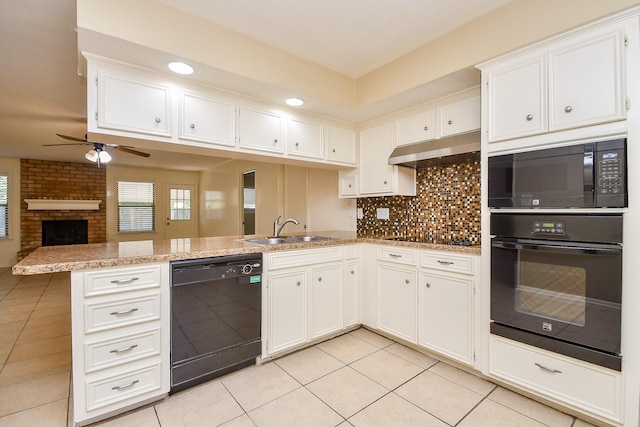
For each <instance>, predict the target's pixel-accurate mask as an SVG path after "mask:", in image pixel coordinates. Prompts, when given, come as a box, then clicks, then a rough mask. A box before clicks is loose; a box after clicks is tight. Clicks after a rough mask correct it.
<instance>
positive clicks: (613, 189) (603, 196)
mask: <svg viewBox="0 0 640 427" xmlns="http://www.w3.org/2000/svg"><path fill="white" fill-rule="evenodd" d="M595 154H596V156H595V170H594V173H595V196H596V206H600V207H624V206H627V188H626V181H627V179H626V177H627V171H626V164H627V161H626V150H625V140H614V141H604V142H601V143H599V144H598V145H597V148H596V152H595Z"/></svg>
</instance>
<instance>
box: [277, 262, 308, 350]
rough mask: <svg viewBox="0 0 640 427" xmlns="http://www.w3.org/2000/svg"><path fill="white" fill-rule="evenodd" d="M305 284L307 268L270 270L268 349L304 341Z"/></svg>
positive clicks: (306, 335)
mask: <svg viewBox="0 0 640 427" xmlns="http://www.w3.org/2000/svg"><path fill="white" fill-rule="evenodd" d="M307 287H308V284H307V271H306V269H287V270H284V271H280V272H277V273H272V274H269V284H268V295H269V333H268V338H267V348H268V349H269V352H270V353H277V352H279V351H282V350H285V349H287V348H290V347H293V346H295V345H298V344H302V343H304V342H306V341H307V339H308V338H307V337H308V332H307V311H308V310H307Z"/></svg>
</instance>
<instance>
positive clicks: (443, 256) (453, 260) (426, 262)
mask: <svg viewBox="0 0 640 427" xmlns="http://www.w3.org/2000/svg"><path fill="white" fill-rule="evenodd" d="M420 267H424V268H433V269H436V270H443V271H452V272H456V273H464V274H473V273H474V262H473V257H472V256H465V255H457V254H449V253H446V252H421V253H420Z"/></svg>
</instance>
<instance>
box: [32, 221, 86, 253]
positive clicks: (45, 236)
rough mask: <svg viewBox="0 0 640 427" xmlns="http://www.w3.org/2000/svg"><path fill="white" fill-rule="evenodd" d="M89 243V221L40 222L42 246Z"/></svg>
mask: <svg viewBox="0 0 640 427" xmlns="http://www.w3.org/2000/svg"><path fill="white" fill-rule="evenodd" d="M85 243H89V221H88V220H86V219H65V220H44V221H42V246H58V245H76V244H85Z"/></svg>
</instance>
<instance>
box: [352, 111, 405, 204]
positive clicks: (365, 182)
mask: <svg viewBox="0 0 640 427" xmlns="http://www.w3.org/2000/svg"><path fill="white" fill-rule="evenodd" d="M393 137H394V132H393V124H392V123H387V124H385V125H382V126H378V127H375V128H371V129H366V130H363V131H361V132H360V168H361V178H360V180H361V182H360V193H361V194H372V193H391V192H392V191H393V175H394V168H395V167H397V166H391V165H389V155H390V154H391V151H393V146H394V138H393Z"/></svg>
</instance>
